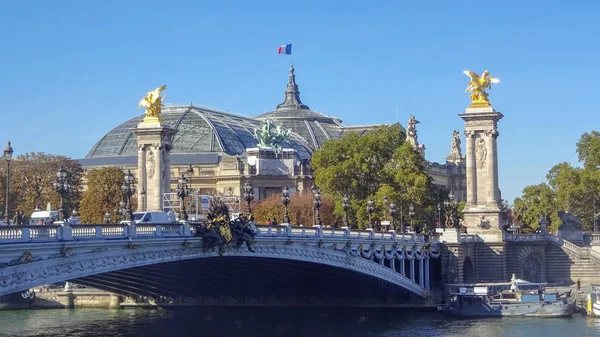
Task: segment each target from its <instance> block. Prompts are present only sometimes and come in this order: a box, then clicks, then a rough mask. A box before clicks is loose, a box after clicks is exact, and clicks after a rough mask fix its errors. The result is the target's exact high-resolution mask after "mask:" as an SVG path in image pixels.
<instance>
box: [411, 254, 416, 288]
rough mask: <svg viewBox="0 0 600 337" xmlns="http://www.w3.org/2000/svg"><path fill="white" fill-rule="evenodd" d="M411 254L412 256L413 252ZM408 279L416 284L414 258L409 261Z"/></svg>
mask: <svg viewBox="0 0 600 337" xmlns="http://www.w3.org/2000/svg"><path fill="white" fill-rule="evenodd" d="M413 254H414V252H413ZM410 279H411V280H412V281H413V282H417V281H416V279H415V258H414V256H413V258H412V259H410Z"/></svg>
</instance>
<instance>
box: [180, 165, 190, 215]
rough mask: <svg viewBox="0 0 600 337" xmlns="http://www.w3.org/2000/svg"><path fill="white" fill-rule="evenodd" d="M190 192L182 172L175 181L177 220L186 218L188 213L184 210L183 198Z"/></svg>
mask: <svg viewBox="0 0 600 337" xmlns="http://www.w3.org/2000/svg"><path fill="white" fill-rule="evenodd" d="M189 194H190V189H189V188H188V180H187V179H186V178H185V176H184V175H183V173H182V174H181V178H179V180H178V181H177V196H178V197H179V220H187V219H188V215H187V212H186V211H185V198H186V197H187V196H188V195H189Z"/></svg>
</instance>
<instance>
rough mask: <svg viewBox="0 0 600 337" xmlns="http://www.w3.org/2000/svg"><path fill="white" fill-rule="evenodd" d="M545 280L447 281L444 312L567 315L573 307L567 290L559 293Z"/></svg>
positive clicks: (481, 314)
mask: <svg viewBox="0 0 600 337" xmlns="http://www.w3.org/2000/svg"><path fill="white" fill-rule="evenodd" d="M547 286H548V284H547V283H531V282H527V281H524V280H519V279H515V278H514V276H513V279H512V280H511V282H502V283H475V284H449V285H448V302H447V305H446V307H445V312H446V313H448V314H451V315H456V316H466V317H504V316H529V317H569V316H571V315H572V314H573V311H574V309H575V296H574V295H573V294H572V293H571V291H569V292H566V293H562V294H561V293H559V292H558V291H552V290H551V289H550V288H548V287H547Z"/></svg>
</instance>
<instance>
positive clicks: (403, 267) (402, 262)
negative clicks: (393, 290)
mask: <svg viewBox="0 0 600 337" xmlns="http://www.w3.org/2000/svg"><path fill="white" fill-rule="evenodd" d="M404 261H406V258H402V259H400V274H402V276H406V265H405V264H404Z"/></svg>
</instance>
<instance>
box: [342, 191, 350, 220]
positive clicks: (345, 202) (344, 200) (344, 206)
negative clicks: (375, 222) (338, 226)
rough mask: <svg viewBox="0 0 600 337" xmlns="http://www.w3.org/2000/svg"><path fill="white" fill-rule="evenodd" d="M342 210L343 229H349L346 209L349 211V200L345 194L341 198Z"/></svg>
mask: <svg viewBox="0 0 600 337" xmlns="http://www.w3.org/2000/svg"><path fill="white" fill-rule="evenodd" d="M342 209H343V210H344V227H349V225H348V209H350V198H349V197H348V195H346V194H344V197H343V198H342Z"/></svg>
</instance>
